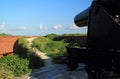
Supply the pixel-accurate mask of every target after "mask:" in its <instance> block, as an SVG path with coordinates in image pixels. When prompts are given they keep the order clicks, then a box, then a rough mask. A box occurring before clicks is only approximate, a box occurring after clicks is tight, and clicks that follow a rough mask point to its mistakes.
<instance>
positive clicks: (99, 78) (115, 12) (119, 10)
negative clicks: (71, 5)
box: [67, 0, 120, 79]
mask: <svg viewBox="0 0 120 79" xmlns="http://www.w3.org/2000/svg"><path fill="white" fill-rule="evenodd" d="M74 21H75V24H76V25H77V26H78V27H83V26H88V29H87V46H86V47H81V48H70V47H67V54H68V63H67V65H68V66H69V67H70V68H71V69H76V68H77V66H78V63H84V64H86V68H85V69H86V71H87V74H88V76H89V79H106V77H110V78H111V77H115V78H114V79H118V78H117V77H118V75H119V74H120V0H93V2H92V4H91V6H90V7H88V8H87V9H85V10H84V11H83V12H81V13H79V14H78V15H77V16H75V19H74ZM110 78H109V79H110Z"/></svg>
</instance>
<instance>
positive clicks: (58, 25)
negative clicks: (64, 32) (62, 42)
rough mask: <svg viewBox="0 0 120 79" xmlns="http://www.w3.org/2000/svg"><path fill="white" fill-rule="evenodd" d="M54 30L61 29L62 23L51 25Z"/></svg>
mask: <svg viewBox="0 0 120 79" xmlns="http://www.w3.org/2000/svg"><path fill="white" fill-rule="evenodd" d="M53 28H54V29H55V30H59V29H62V25H61V24H57V25H55V26H54V27H53Z"/></svg>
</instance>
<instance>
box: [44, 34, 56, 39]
mask: <svg viewBox="0 0 120 79" xmlns="http://www.w3.org/2000/svg"><path fill="white" fill-rule="evenodd" d="M45 37H46V38H49V39H51V40H54V38H56V37H57V35H56V34H48V35H46V36H45Z"/></svg>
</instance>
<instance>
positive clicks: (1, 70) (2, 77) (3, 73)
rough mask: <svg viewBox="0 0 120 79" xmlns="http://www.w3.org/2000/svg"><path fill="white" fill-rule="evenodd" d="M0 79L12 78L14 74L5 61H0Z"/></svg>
mask: <svg viewBox="0 0 120 79" xmlns="http://www.w3.org/2000/svg"><path fill="white" fill-rule="evenodd" d="M0 79H14V74H13V73H12V71H10V70H9V66H7V65H6V64H5V63H0Z"/></svg>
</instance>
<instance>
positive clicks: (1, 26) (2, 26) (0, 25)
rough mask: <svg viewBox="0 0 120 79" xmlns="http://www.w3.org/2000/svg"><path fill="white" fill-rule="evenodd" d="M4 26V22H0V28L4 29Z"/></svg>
mask: <svg viewBox="0 0 120 79" xmlns="http://www.w3.org/2000/svg"><path fill="white" fill-rule="evenodd" d="M5 28H6V26H5V22H2V23H1V24H0V30H5Z"/></svg>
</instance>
